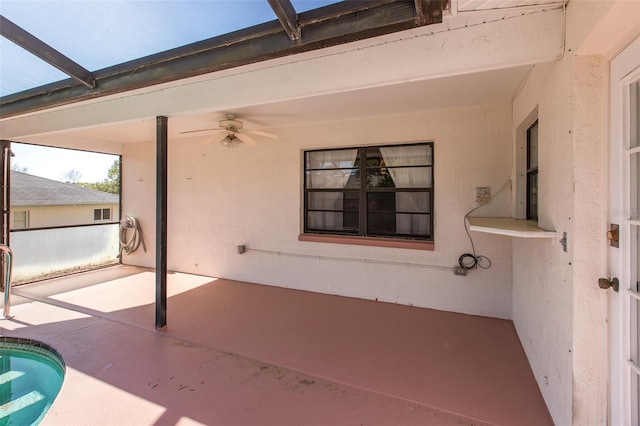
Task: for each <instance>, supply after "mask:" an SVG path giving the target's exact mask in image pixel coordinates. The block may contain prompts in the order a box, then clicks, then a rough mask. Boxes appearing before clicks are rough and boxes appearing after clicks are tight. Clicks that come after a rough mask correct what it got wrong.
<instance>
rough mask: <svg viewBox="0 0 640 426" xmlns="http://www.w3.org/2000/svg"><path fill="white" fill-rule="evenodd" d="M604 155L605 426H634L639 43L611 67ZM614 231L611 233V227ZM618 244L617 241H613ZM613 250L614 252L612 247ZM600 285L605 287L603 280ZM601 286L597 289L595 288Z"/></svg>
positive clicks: (639, 381) (639, 314) (638, 365)
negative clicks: (610, 287) (606, 179)
mask: <svg viewBox="0 0 640 426" xmlns="http://www.w3.org/2000/svg"><path fill="white" fill-rule="evenodd" d="M610 76H611V81H610V89H611V104H610V111H611V115H610V151H609V217H608V221H609V226H610V228H609V229H610V233H609V235H608V236H609V238H610V239H611V241H610V246H609V247H608V249H607V250H608V268H609V277H607V278H608V279H609V282H614V278H617V279H618V280H619V281H618V282H619V291H618V292H615V291H613V290H607V291H608V292H609V300H608V303H609V363H610V368H611V370H610V374H611V376H610V386H611V388H610V393H609V407H610V413H609V414H610V419H609V421H610V424H611V425H637V424H639V419H640V415H639V408H638V407H639V405H640V404H639V403H638V401H639V398H640V392H639V388H640V356H639V353H640V339H639V333H640V327H639V320H640V292H639V291H640V288H639V287H638V284H639V283H638V281H640V278H639V275H640V273H639V272H640V271H639V268H638V265H639V264H640V261H639V260H640V251H639V249H638V248H639V246H640V231H639V230H640V216H639V215H638V211H639V209H640V204H639V198H640V183H639V179H640V137H639V133H640V38H638V39H636V40H635V41H634V42H633V43H632V44H631V45H630V46H629V47H627V48H626V49H625V50H624V51H622V53H620V54H619V55H618V56H617V57H616V58H615V59H614V60H613V61H612V62H611V73H610ZM616 226H619V228H618V230H617V236H616V230H615V227H616ZM616 240H618V241H616ZM616 245H617V247H616ZM601 284H603V285H605V286H606V284H607V281H606V280H605V281H604V282H602V280H601ZM601 287H602V285H601Z"/></svg>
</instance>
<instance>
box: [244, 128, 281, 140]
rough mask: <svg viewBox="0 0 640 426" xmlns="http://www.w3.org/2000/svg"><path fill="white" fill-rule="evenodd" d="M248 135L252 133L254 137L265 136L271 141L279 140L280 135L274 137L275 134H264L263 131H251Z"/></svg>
mask: <svg viewBox="0 0 640 426" xmlns="http://www.w3.org/2000/svg"><path fill="white" fill-rule="evenodd" d="M247 133H251V134H253V135H258V136H264V137H265V138H269V139H278V135H274V134H273V133H267V132H263V131H261V130H249V131H248V132H247Z"/></svg>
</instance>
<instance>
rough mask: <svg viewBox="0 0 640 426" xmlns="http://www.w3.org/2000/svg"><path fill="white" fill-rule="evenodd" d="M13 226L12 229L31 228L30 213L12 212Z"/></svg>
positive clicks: (26, 211)
mask: <svg viewBox="0 0 640 426" xmlns="http://www.w3.org/2000/svg"><path fill="white" fill-rule="evenodd" d="M12 215H13V226H12V227H11V229H27V228H28V227H29V211H28V210H25V211H21V212H12Z"/></svg>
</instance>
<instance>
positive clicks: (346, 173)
mask: <svg viewBox="0 0 640 426" xmlns="http://www.w3.org/2000/svg"><path fill="white" fill-rule="evenodd" d="M359 186H360V178H359V171H358V170H357V169H339V170H312V171H309V172H307V188H308V189H329V188H336V189H342V188H358V187H359Z"/></svg>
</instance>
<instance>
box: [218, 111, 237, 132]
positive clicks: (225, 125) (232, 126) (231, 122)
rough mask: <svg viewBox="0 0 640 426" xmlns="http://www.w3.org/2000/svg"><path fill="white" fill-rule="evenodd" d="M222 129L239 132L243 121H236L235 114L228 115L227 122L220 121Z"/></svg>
mask: <svg viewBox="0 0 640 426" xmlns="http://www.w3.org/2000/svg"><path fill="white" fill-rule="evenodd" d="M220 128H222V129H225V130H230V131H238V130H241V129H242V121H238V120H236V116H235V115H233V114H227V119H226V120H220Z"/></svg>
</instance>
